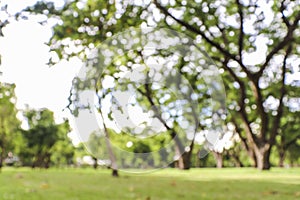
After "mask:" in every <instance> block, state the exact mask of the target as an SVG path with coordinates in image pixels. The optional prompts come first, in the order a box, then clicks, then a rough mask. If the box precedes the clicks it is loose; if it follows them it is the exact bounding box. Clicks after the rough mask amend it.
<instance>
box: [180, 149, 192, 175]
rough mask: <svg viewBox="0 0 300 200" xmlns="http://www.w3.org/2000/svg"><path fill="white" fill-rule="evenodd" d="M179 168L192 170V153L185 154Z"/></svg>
mask: <svg viewBox="0 0 300 200" xmlns="http://www.w3.org/2000/svg"><path fill="white" fill-rule="evenodd" d="M178 168H179V169H183V170H189V169H190V168H191V151H189V152H184V153H183V154H182V155H181V156H180V157H179V159H178Z"/></svg>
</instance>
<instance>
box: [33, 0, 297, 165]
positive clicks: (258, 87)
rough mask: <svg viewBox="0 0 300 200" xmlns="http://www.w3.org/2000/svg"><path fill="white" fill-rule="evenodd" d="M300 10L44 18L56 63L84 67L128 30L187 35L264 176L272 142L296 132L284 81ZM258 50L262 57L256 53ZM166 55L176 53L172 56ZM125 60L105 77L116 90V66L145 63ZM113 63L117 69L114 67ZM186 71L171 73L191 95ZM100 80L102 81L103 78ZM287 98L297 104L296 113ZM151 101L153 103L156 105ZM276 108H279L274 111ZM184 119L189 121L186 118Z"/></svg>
mask: <svg viewBox="0 0 300 200" xmlns="http://www.w3.org/2000/svg"><path fill="white" fill-rule="evenodd" d="M298 3H299V2H298V1H275V0H273V1H267V2H265V1H233V0H230V1H220V0H213V1H211V0H197V1H159V0H153V1H147V3H146V1H141V3H137V2H136V1H120V2H119V1H117V2H115V1H104V0H96V1H80V0H76V1H70V2H69V3H66V4H65V6H64V7H63V8H61V9H52V7H51V9H49V11H48V16H49V17H53V18H57V19H58V20H59V23H58V24H57V25H56V26H55V27H54V35H53V37H52V39H51V42H50V46H51V48H52V50H53V51H56V52H57V54H58V56H59V58H60V59H68V58H70V57H73V56H78V57H79V58H81V59H83V60H86V59H87V54H89V53H90V50H91V49H93V48H95V47H96V46H98V45H99V44H102V43H103V41H105V40H106V39H109V38H110V37H111V36H112V35H117V34H118V33H120V32H122V31H123V30H127V28H128V27H130V26H133V27H140V26H143V27H144V26H147V25H148V26H152V27H159V26H165V27H168V28H170V29H173V30H175V31H178V32H182V33H184V34H186V35H189V36H190V37H191V38H192V39H193V40H195V41H197V43H199V46H201V49H202V50H204V51H206V52H207V54H208V55H209V56H210V57H211V58H212V59H213V61H214V62H215V64H216V65H217V66H218V69H220V71H221V73H222V76H223V80H224V83H225V87H226V92H227V108H228V111H229V112H228V121H231V122H232V123H234V124H235V126H236V129H237V130H238V131H237V132H238V133H239V135H240V137H241V138H242V139H245V140H244V141H245V142H244V143H245V145H244V146H247V147H248V148H246V147H245V149H246V150H247V152H248V153H249V155H250V154H252V155H253V154H255V156H256V159H255V158H254V157H253V158H252V159H253V161H255V162H256V163H258V164H259V168H261V169H268V168H269V167H270V163H269V152H271V150H272V147H273V146H274V145H276V144H277V141H281V139H282V137H287V138H288V137H290V136H294V132H295V131H293V130H292V129H294V128H295V127H296V128H297V126H296V125H295V122H292V121H290V122H289V123H288V124H289V125H285V121H286V119H285V117H286V116H293V112H295V111H293V109H294V110H296V111H297V112H298V111H299V107H300V105H299V92H297V91H298V90H299V82H297V81H293V83H288V82H287V80H286V77H287V76H288V75H291V74H294V73H295V72H296V71H297V70H298V71H299V69H298V68H299V67H298V66H295V65H294V64H293V63H294V62H293V60H299V54H298V52H297V51H298V49H299V44H300V43H299V42H298V41H299V37H298V35H299V20H300V7H299V6H298V5H297V4H298ZM41 5H42V4H38V5H37V6H36V7H34V8H31V11H33V12H38V13H43V12H45V10H46V9H45V8H46V7H45V6H44V7H43V6H41ZM48 8H49V7H48ZM182 46H183V47H184V46H185V45H182ZM70 47H71V48H70ZM74 47H75V48H74ZM112 48H113V45H108V46H107V49H108V50H111V49H112ZM259 48H260V49H261V51H260V52H256V50H258V49H259ZM170 51H171V53H176V51H175V50H174V49H172V48H170ZM253 52H256V53H259V54H260V55H259V56H258V55H257V57H261V58H263V59H261V61H259V62H253V63H254V64H252V62H251V61H250V62H249V61H247V59H246V57H247V55H248V56H249V55H251V54H252V53H253ZM131 53H132V54H131V57H130V56H128V55H123V54H122V56H119V54H116V55H115V57H114V59H113V61H112V62H110V63H109V66H110V67H109V68H108V70H106V71H104V74H105V75H109V76H111V77H113V78H114V80H115V81H116V82H118V80H117V79H118V78H117V77H116V76H115V75H116V74H117V73H118V72H119V71H120V69H119V68H120V66H121V65H125V67H128V66H129V65H128V63H129V62H133V63H135V62H138V61H137V60H143V59H142V56H140V55H139V52H131ZM117 55H118V56H117ZM169 55H170V54H167V53H166V52H163V51H159V52H157V57H164V58H167V57H168V56H169ZM100 59H104V58H100ZM118 62H119V63H120V64H117V63H118ZM187 63H188V62H187ZM187 63H185V62H180V61H178V62H177V63H176V64H175V66H174V68H176V69H177V70H178V71H179V72H180V73H181V72H182V75H184V77H185V78H187V80H188V81H189V82H190V83H192V88H193V90H195V91H197V89H199V88H202V87H201V85H202V84H203V80H201V75H199V74H198V73H197V70H195V69H194V68H192V70H191V71H190V72H189V73H186V72H184V71H183V70H182V69H183V67H188V64H187ZM140 64H142V63H141V62H140ZM127 65H128V66H127ZM297 67H298V68H297ZM221 68H222V70H221ZM98 72H99V73H102V71H101V70H100V71H98ZM145 73H146V72H145ZM127 83H128V80H124V79H123V82H119V83H116V88H118V89H122V87H123V88H124V87H126V84H127ZM85 84H86V83H80V82H78V87H77V89H83V88H88V87H91V85H85ZM122 84H123V85H122ZM166 85H167V84H166ZM96 86H97V87H96V89H100V88H101V86H102V83H101V82H98V83H97V84H96ZM93 89H95V88H93ZM112 91H113V89H109V90H107V91H105V92H106V94H109V93H111V92H112ZM140 91H141V92H142V93H143V92H144V93H145V92H146V88H143V87H142V88H140ZM165 91H166V90H164V88H160V91H152V92H153V94H155V95H157V97H161V96H162V95H163V94H164V93H165ZM197 92H199V93H201V94H202V95H203V96H201V98H199V99H198V101H199V102H198V103H199V105H201V106H200V107H199V108H197V113H198V112H199V113H201V111H203V110H205V107H206V105H207V104H206V103H205V101H204V102H203V99H204V100H205V99H206V98H208V97H209V95H208V93H207V92H206V91H203V90H201V89H199V90H198V91H197ZM155 95H154V96H155ZM216 96H219V95H216ZM144 97H145V95H144ZM144 97H143V95H141V96H140V97H139V98H140V100H141V102H143V104H141V105H142V106H144V107H146V108H147V107H149V106H151V105H150V103H149V102H147V101H146V100H145V98H144ZM215 98H216V99H217V97H215ZM293 98H296V99H298V101H297V102H298V103H296V104H297V106H296V108H294V107H295V106H294V104H293ZM270 99H271V100H270ZM75 100H76V98H75ZM154 100H155V102H158V100H159V99H155V98H154ZM172 100H174V99H173V98H170V99H169V101H170V102H171V101H172ZM169 101H166V102H164V103H160V106H161V107H164V106H166V105H168V103H170V102H169ZM270 101H271V103H270ZM272 101H273V102H272ZM275 104H278V106H274V105H275ZM80 106H81V105H80ZM202 113H204V112H202ZM202 113H201V114H202ZM110 117H111V115H110ZM186 118H187V119H188V120H191V119H190V118H188V116H186ZM203 121H205V118H204V119H200V122H199V123H200V125H202V126H203V125H205V124H203ZM201 123H202V124H201ZM281 126H282V127H281ZM283 127H285V128H283ZM287 127H292V128H287ZM204 128H206V127H204ZM283 130H285V131H283ZM284 135H286V136H284ZM277 136H278V137H277ZM277 138H279V139H277ZM293 145H294V143H293ZM266 157H267V158H266ZM257 158H265V159H266V160H259V159H257Z"/></svg>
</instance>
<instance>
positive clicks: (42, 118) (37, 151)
mask: <svg viewBox="0 0 300 200" xmlns="http://www.w3.org/2000/svg"><path fill="white" fill-rule="evenodd" d="M24 115H25V118H26V120H27V122H28V126H29V129H28V130H24V131H23V136H24V138H25V142H26V146H25V148H24V150H23V152H22V153H21V156H22V158H23V160H24V164H26V165H28V164H30V165H31V166H32V167H45V168H48V167H49V166H50V164H51V160H52V161H53V162H55V164H57V165H60V164H70V163H71V162H72V157H73V146H72V143H71V141H70V139H69V138H68V137H67V133H68V132H70V126H69V123H68V121H65V122H63V123H62V124H56V123H55V120H54V115H53V112H52V111H50V110H48V109H41V110H27V111H25V113H24Z"/></svg>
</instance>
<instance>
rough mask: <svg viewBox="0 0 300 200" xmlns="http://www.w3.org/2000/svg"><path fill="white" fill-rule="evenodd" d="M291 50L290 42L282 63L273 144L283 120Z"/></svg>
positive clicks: (271, 139)
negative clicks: (286, 76) (287, 68)
mask: <svg viewBox="0 0 300 200" xmlns="http://www.w3.org/2000/svg"><path fill="white" fill-rule="evenodd" d="M291 51H292V45H291V44H290V45H289V46H288V48H287V50H286V54H285V56H284V59H283V64H282V79H281V88H280V93H281V95H280V99H279V106H278V109H277V115H276V118H275V120H274V124H273V129H272V132H271V136H270V143H271V144H274V143H275V138H276V136H277V134H278V129H279V126H280V120H281V117H282V115H283V97H284V96H285V94H286V89H285V74H286V65H287V63H286V61H287V59H288V57H289V54H290V53H291Z"/></svg>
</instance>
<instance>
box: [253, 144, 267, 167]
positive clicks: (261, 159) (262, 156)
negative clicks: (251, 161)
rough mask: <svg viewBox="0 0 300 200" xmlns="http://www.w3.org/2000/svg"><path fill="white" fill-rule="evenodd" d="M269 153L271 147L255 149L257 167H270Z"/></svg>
mask: <svg viewBox="0 0 300 200" xmlns="http://www.w3.org/2000/svg"><path fill="white" fill-rule="evenodd" d="M270 153H271V148H268V149H265V148H261V149H259V150H257V151H255V156H256V161H257V169H260V170H269V169H270V168H271V163H270Z"/></svg>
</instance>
